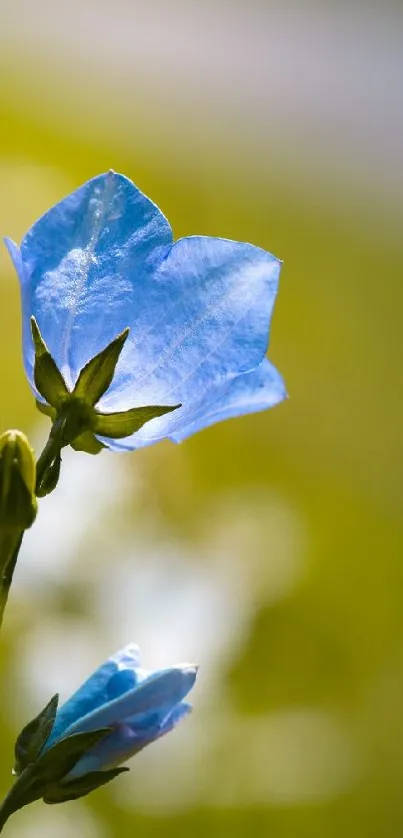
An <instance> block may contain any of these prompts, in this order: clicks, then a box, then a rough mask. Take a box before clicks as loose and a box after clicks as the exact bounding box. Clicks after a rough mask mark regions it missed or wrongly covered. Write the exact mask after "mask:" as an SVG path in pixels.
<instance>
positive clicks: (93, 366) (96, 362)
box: [74, 329, 130, 405]
mask: <svg viewBox="0 0 403 838" xmlns="http://www.w3.org/2000/svg"><path fill="white" fill-rule="evenodd" d="M129 331H130V330H129V329H124V331H123V332H121V333H120V335H118V336H117V337H116V338H115V339H114V340H113V341H112V342H111V343H110V344H109V345H108V346H107V347H105V349H103V350H102V352H99V353H98V355H95V358H92V359H91V361H88V364H86V365H85V367H83V368H82V370H81V372H80V375H79V377H78V381H77V384H76V386H75V388H74V395H75V396H78V397H79V398H80V399H85V400H86V401H87V402H88V403H89V404H91V405H95V404H96V403H97V402H98V401H99V399H100V398H101V396H102V395H103V394H104V393H105V392H106V390H107V389H108V387H110V385H111V383H112V379H113V376H114V375H115V369H116V364H117V362H118V360H119V357H120V353H121V351H122V349H123V347H124V344H125V342H126V339H127V336H128V334H129Z"/></svg>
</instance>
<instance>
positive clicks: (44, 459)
mask: <svg viewBox="0 0 403 838" xmlns="http://www.w3.org/2000/svg"><path fill="white" fill-rule="evenodd" d="M59 453H60V442H59V440H58V439H57V438H55V437H54V436H52V434H51V435H50V437H49V439H48V441H47V443H46V445H45V447H44V449H43V451H42V454H41V455H40V457H39V460H38V462H37V464H36V494H38V490H40V487H41V483H42V480H43V478H44V476H45V473H46V471H47V469H48V468H49V466H51V465H52V463H53V460H54V459H55V457H57V455H58V454H59Z"/></svg>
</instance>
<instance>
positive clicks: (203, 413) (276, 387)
mask: <svg viewBox="0 0 403 838" xmlns="http://www.w3.org/2000/svg"><path fill="white" fill-rule="evenodd" d="M286 398H287V391H286V389H285V384H284V381H283V379H282V377H281V375H280V373H279V372H278V371H277V370H276V368H275V367H274V366H273V364H271V363H270V361H268V360H267V358H265V359H264V360H263V361H262V363H261V364H260V365H259V366H258V367H257V369H256V370H253V371H252V372H249V373H244V374H243V375H238V376H236V377H235V378H233V379H231V380H230V381H227V382H225V383H224V384H221V385H220V386H218V387H216V388H212V390H211V391H209V393H208V395H207V397H206V399H202V400H201V401H200V400H199V403H198V404H194V405H191V404H189V405H186V406H184V408H183V409H179V410H178V411H177V414H178V416H177V421H173V420H174V416H173V414H172V419H171V421H168V419H169V417H165V416H164V417H162V418H160V419H153V420H152V421H151V422H148V423H147V425H145V426H144V427H143V428H141V429H140V431H137V433H135V434H133V435H132V436H131V437H127V438H126V439H119V440H112V439H106V438H105V439H101V441H102V442H104V443H105V445H107V446H108V447H109V448H110V449H111V450H113V451H130V450H132V449H134V448H142V447H144V446H146V445H153V444H154V443H156V442H160V441H161V440H162V439H164V438H165V437H168V438H169V439H171V440H173V442H181V441H182V440H184V439H186V438H187V437H188V436H191V435H192V434H195V433H196V432H197V431H200V430H202V429H203V428H207V427H208V426H209V425H214V424H215V423H216V422H221V421H223V420H224V419H231V418H233V417H234V416H242V415H244V414H247V413H257V412H259V411H260V410H266V409H267V408H270V407H274V405H276V404H279V403H280V402H282V401H283V400H284V399H286ZM179 414H181V415H179ZM164 420H165V421H164Z"/></svg>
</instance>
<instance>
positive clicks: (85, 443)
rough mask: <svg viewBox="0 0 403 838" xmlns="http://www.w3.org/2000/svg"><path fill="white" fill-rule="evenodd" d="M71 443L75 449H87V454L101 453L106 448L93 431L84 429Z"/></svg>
mask: <svg viewBox="0 0 403 838" xmlns="http://www.w3.org/2000/svg"><path fill="white" fill-rule="evenodd" d="M70 445H71V447H72V448H74V450H75V451H85V452H86V454H99V453H100V451H103V449H104V448H105V446H104V445H102V442H99V440H98V439H97V438H96V437H95V436H94V434H93V433H91V431H84V433H83V434H80V436H77V437H76V438H75V440H73V442H71V443H70Z"/></svg>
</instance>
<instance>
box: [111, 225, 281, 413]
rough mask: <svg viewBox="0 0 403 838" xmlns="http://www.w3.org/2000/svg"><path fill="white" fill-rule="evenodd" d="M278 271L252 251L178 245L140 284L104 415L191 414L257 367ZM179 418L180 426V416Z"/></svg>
mask: <svg viewBox="0 0 403 838" xmlns="http://www.w3.org/2000/svg"><path fill="white" fill-rule="evenodd" d="M280 266H281V263H280V262H279V260H278V259H276V258H275V257H274V256H272V255H271V254H270V253H267V252H266V251H265V250H262V249H261V248H259V247H254V246H253V245H251V244H244V243H242V242H234V241H229V240H227V239H218V238H209V237H207V236H191V237H189V238H185V239H180V240H179V241H177V242H176V243H175V244H174V245H173V247H172V248H171V249H170V250H169V251H167V252H166V254H165V256H164V258H162V259H161V261H160V263H159V264H158V265H157V264H155V270H154V273H149V274H147V275H146V274H145V273H143V274H140V275H139V276H138V277H137V278H136V285H137V294H136V304H135V306H133V307H132V309H131V312H130V316H131V319H130V322H129V325H130V327H131V331H130V334H129V337H128V339H127V343H126V346H125V350H124V354H122V358H121V362H120V364H119V366H118V367H117V370H116V374H115V378H114V380H113V382H112V385H111V387H110V388H109V390H108V391H107V393H106V394H105V395H104V396H103V397H102V399H101V401H100V404H99V408H100V410H105V411H112V410H113V411H117V410H125V409H127V408H128V407H136V406H137V405H139V406H140V405H144V404H171V403H172V404H175V403H178V402H180V403H181V404H182V405H183V408H182V410H183V411H185V410H186V409H188V408H189V405H194V404H197V403H198V401H199V400H200V399H201V398H203V397H204V396H205V394H206V392H208V390H209V389H210V388H211V387H212V386H214V385H217V384H218V383H220V382H221V383H222V382H223V381H225V380H228V379H229V378H232V377H234V376H235V375H238V374H239V373H241V372H248V371H250V370H252V369H254V368H255V367H256V366H258V364H260V363H261V361H262V360H263V358H264V355H265V352H266V349H267V345H268V335H269V326H270V319H271V314H272V310H273V305H274V300H275V297H276V293H277V286H278V279H279V273H280ZM127 310H129V300H128V306H127ZM176 413H177V416H176V421H178V418H179V415H180V413H181V409H179V410H178V411H176ZM160 427H162V426H160ZM164 427H165V426H164ZM166 427H170V425H169V423H168V424H167V426H166Z"/></svg>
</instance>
